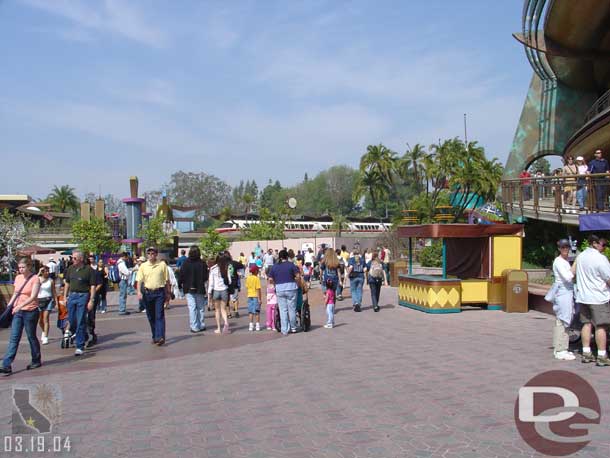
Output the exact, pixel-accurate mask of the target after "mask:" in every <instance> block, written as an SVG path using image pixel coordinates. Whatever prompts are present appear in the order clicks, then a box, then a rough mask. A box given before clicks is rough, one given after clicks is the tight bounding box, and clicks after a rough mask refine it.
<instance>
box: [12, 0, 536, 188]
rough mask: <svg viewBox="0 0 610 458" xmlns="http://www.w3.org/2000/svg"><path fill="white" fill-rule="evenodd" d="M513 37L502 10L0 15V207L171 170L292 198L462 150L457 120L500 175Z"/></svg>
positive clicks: (48, 4) (152, 181)
mask: <svg viewBox="0 0 610 458" xmlns="http://www.w3.org/2000/svg"><path fill="white" fill-rule="evenodd" d="M520 21H521V2H515V1H514V0H497V1H494V2H489V1H483V0H468V1H465V2H462V1H454V0H427V1H420V0H402V1H375V2H373V1H338V0H328V1H325V0H308V1H288V0H285V1H271V0H258V1H230V2H226V1H224V2H221V1H218V2H207V1H188V0H181V1H161V0H146V1H144V0H143V1H136V0H129V1H128V0H100V1H94V0H91V1H89V0H52V1H51V0H0V56H2V62H3V64H2V70H1V71H0V87H1V88H2V90H0V139H1V140H0V160H1V161H2V163H3V164H9V167H5V166H3V170H2V172H1V173H0V177H1V180H0V193H27V194H30V195H32V196H34V197H44V196H45V195H46V194H47V193H48V191H49V190H50V188H51V187H52V186H53V185H55V184H57V185H61V184H70V185H72V186H74V187H75V188H76V190H77V193H78V194H79V196H82V195H84V194H85V193H87V192H96V193H97V192H98V191H99V189H100V186H101V190H102V194H106V193H112V194H115V195H117V196H119V197H122V196H125V195H127V194H128V177H129V176H130V175H137V176H138V177H139V180H140V187H141V190H143V191H146V190H149V189H158V188H159V187H160V186H161V184H162V183H164V182H166V181H168V179H169V176H170V175H171V173H172V172H174V171H176V170H180V169H181V170H185V171H204V172H207V173H210V174H214V175H216V176H218V177H220V178H222V179H224V180H226V181H227V182H228V183H229V184H231V185H235V184H237V183H238V182H239V180H240V179H255V180H256V181H257V182H258V184H259V186H260V187H262V186H264V185H265V184H266V183H267V181H268V179H269V178H272V179H274V180H275V179H279V180H280V181H281V182H282V183H283V184H287V185H291V184H294V183H296V182H298V181H300V180H301V179H302V177H303V175H304V173H305V172H307V173H308V174H309V176H310V177H311V176H313V175H315V174H316V173H317V172H319V171H320V170H324V169H326V168H328V167H330V166H332V165H337V164H347V165H351V166H354V167H356V166H357V164H358V161H359V158H360V156H361V154H362V153H363V152H364V151H365V149H366V146H367V145H369V144H377V143H380V142H382V143H384V144H385V145H386V146H388V147H390V148H392V149H394V150H395V151H397V152H399V153H402V152H404V150H405V148H406V143H407V142H408V143H409V144H410V145H414V144H415V143H418V142H419V143H422V144H424V145H430V144H431V143H435V142H437V141H438V139H439V138H449V137H453V136H463V114H464V113H468V135H469V139H477V140H479V142H480V143H481V144H482V145H483V146H485V148H486V151H487V155H488V156H489V157H493V156H496V157H498V158H499V159H500V160H501V161H502V162H505V160H506V157H507V153H508V151H509V149H510V145H511V142H512V137H513V134H514V132H515V128H516V125H517V122H518V118H519V115H520V111H521V106H522V103H523V100H524V98H525V95H526V91H527V87H528V84H529V79H530V77H531V69H530V67H529V66H528V64H527V60H526V58H525V56H524V53H523V49H522V47H521V46H519V45H518V43H517V42H516V41H515V40H514V39H513V38H512V37H511V33H512V32H515V31H518V30H519V29H520V25H521V22H520ZM11 164H15V165H17V164H19V165H18V167H19V169H20V170H23V169H29V170H30V171H31V172H30V173H29V174H25V173H19V174H17V173H14V171H13V170H11V169H12V167H11Z"/></svg>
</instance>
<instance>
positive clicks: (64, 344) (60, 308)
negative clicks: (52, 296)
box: [57, 296, 75, 348]
mask: <svg viewBox="0 0 610 458" xmlns="http://www.w3.org/2000/svg"><path fill="white" fill-rule="evenodd" d="M57 327H58V328H59V329H61V331H62V332H63V334H64V336H63V337H62V339H61V348H70V345H72V346H74V337H75V335H74V334H72V333H71V332H70V320H69V319H68V308H67V306H66V299H65V298H64V297H63V296H57Z"/></svg>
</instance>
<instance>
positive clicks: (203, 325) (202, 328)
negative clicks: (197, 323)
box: [201, 323, 205, 331]
mask: <svg viewBox="0 0 610 458" xmlns="http://www.w3.org/2000/svg"><path fill="white" fill-rule="evenodd" d="M201 330H202V331H205V323H201Z"/></svg>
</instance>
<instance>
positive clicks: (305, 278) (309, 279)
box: [303, 275, 311, 283]
mask: <svg viewBox="0 0 610 458" xmlns="http://www.w3.org/2000/svg"><path fill="white" fill-rule="evenodd" d="M303 280H305V281H306V282H307V283H309V282H310V281H311V275H303Z"/></svg>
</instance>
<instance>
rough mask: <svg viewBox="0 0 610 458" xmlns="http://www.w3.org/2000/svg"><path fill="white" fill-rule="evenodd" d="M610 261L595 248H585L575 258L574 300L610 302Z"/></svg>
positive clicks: (589, 302)
mask: <svg viewBox="0 0 610 458" xmlns="http://www.w3.org/2000/svg"><path fill="white" fill-rule="evenodd" d="M608 280H610V262H608V258H606V257H605V256H604V255H603V254H601V253H600V252H599V251H597V250H596V249H595V248H587V249H586V250H585V251H583V252H582V253H580V254H579V255H578V258H576V302H580V303H581V304H605V303H607V302H610V290H609V289H608V284H607V283H606V282H607V281H608Z"/></svg>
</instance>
